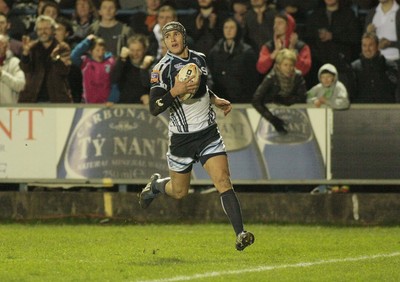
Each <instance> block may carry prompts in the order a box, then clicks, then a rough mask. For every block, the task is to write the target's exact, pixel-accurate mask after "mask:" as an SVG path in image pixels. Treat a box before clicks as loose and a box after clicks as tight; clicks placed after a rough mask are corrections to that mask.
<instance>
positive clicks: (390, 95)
mask: <svg viewBox="0 0 400 282" xmlns="http://www.w3.org/2000/svg"><path fill="white" fill-rule="evenodd" d="M351 66H352V69H353V74H354V80H353V82H354V84H355V85H354V87H353V89H354V91H353V93H351V99H352V102H353V103H395V90H396V86H397V82H398V75H399V74H398V69H397V65H396V63H394V62H392V61H388V60H386V59H385V57H384V56H383V55H381V54H378V55H377V56H375V57H373V58H371V59H367V58H365V57H364V56H362V55H361V57H360V59H358V60H356V61H354V62H353V63H352V64H351Z"/></svg>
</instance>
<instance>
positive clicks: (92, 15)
mask: <svg viewBox="0 0 400 282" xmlns="http://www.w3.org/2000/svg"><path fill="white" fill-rule="evenodd" d="M98 17H99V15H98V13H97V9H96V6H95V5H94V3H93V1H92V0H77V1H76V3H75V10H74V13H73V15H72V25H73V29H74V34H73V35H72V41H73V42H75V43H79V42H80V41H82V40H83V39H85V38H86V36H87V35H88V31H89V27H90V25H91V24H92V23H93V22H94V21H96V20H97V19H98Z"/></svg>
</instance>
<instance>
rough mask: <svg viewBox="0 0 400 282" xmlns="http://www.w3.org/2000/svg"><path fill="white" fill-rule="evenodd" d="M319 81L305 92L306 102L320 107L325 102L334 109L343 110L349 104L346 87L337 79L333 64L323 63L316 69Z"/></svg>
mask: <svg viewBox="0 0 400 282" xmlns="http://www.w3.org/2000/svg"><path fill="white" fill-rule="evenodd" d="M318 79H319V81H320V83H318V84H317V85H315V86H314V87H312V88H311V89H310V90H309V91H308V92H307V103H310V104H314V105H315V106H316V107H318V108H319V107H321V105H323V104H325V105H327V106H328V107H331V108H332V109H335V110H345V109H348V108H349V106H350V101H349V96H348V93H347V89H346V87H345V86H344V84H343V83H341V82H340V81H339V77H338V72H337V70H336V68H335V66H334V65H332V64H325V65H323V66H322V67H321V68H320V69H319V71H318Z"/></svg>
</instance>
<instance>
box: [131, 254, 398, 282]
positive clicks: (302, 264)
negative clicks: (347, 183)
mask: <svg viewBox="0 0 400 282" xmlns="http://www.w3.org/2000/svg"><path fill="white" fill-rule="evenodd" d="M396 256H400V252H395V253H391V254H377V255H373V256H360V257H354V258H342V259H328V260H320V261H313V262H299V263H294V264H282V265H271V266H268V265H266V266H258V267H254V268H248V269H241V270H227V271H213V272H205V273H200V274H194V275H187V276H175V277H171V278H162V279H156V280H141V281H138V282H173V281H189V280H193V279H202V278H208V277H218V276H223V275H232V274H241V273H248V272H262V271H269V270H275V269H282V268H299V267H309V266H314V265H320V264H327V263H336V262H349V261H350V262H351V261H361V260H372V259H378V258H389V257H396Z"/></svg>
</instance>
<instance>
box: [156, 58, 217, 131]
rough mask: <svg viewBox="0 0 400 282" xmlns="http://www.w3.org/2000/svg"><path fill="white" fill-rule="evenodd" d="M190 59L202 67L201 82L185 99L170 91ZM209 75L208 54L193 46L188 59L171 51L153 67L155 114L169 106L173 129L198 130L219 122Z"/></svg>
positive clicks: (170, 128) (170, 127)
mask: <svg viewBox="0 0 400 282" xmlns="http://www.w3.org/2000/svg"><path fill="white" fill-rule="evenodd" d="M188 63H195V64H196V65H197V66H198V67H199V69H200V70H201V77H200V86H199V89H198V90H197V92H196V93H195V95H194V96H193V97H192V98H191V99H188V100H186V101H183V102H182V101H180V100H179V99H178V98H173V97H172V96H171V94H170V93H169V91H170V89H171V88H172V87H173V86H174V83H175V76H176V75H177V74H178V73H179V70H180V69H181V68H182V67H183V66H184V65H186V64H188ZM207 76H208V70H207V64H206V59H205V55H204V54H202V53H199V52H196V51H193V50H189V56H188V58H186V59H182V58H180V57H178V56H175V55H173V54H171V53H170V52H167V54H166V55H165V56H164V57H163V58H162V59H161V60H160V62H159V63H158V64H157V65H156V66H155V67H154V68H153V70H152V73H151V89H150V111H151V112H152V114H153V115H158V114H159V113H161V112H163V111H164V110H166V109H167V108H169V112H170V122H169V130H170V132H171V133H190V132H197V131H199V130H202V129H204V128H207V127H209V126H210V125H212V124H215V112H214V110H213V108H212V106H211V103H210V95H209V93H208V87H207Z"/></svg>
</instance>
